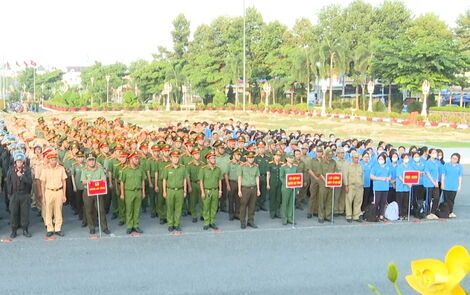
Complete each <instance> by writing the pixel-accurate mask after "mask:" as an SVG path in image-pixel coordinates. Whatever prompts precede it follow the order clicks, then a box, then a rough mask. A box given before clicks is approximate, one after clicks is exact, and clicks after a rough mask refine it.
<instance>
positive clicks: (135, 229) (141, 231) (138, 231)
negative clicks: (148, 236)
mask: <svg viewBox="0 0 470 295" xmlns="http://www.w3.org/2000/svg"><path fill="white" fill-rule="evenodd" d="M134 231H135V232H136V233H138V234H143V233H144V231H143V230H141V229H140V227H136V228H134Z"/></svg>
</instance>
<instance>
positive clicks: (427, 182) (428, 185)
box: [423, 149, 441, 219]
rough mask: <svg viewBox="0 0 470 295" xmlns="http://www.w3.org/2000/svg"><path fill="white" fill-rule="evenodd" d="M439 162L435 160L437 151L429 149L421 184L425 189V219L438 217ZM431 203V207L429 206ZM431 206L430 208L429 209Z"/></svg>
mask: <svg viewBox="0 0 470 295" xmlns="http://www.w3.org/2000/svg"><path fill="white" fill-rule="evenodd" d="M440 165H441V164H440V162H439V161H438V160H437V151H436V150H435V149H430V150H429V159H428V160H427V161H426V164H425V165H424V177H423V185H424V188H425V189H426V209H427V213H429V214H428V216H426V218H427V219H439V217H437V215H436V213H437V209H438V208H439V197H440V195H439V166H440ZM431 204H432V207H431ZM429 208H431V210H429Z"/></svg>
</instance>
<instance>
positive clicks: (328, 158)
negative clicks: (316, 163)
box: [318, 150, 338, 223]
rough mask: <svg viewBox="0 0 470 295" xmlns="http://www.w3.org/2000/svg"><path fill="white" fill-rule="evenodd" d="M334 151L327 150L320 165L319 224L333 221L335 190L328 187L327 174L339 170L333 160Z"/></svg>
mask: <svg viewBox="0 0 470 295" xmlns="http://www.w3.org/2000/svg"><path fill="white" fill-rule="evenodd" d="M332 158H333V151H332V150H327V151H326V153H325V159H323V160H322V161H321V163H320V178H321V180H320V182H319V185H320V191H319V193H318V196H319V198H318V222H319V223H323V222H324V221H325V220H326V221H331V217H332V216H331V213H332V212H331V210H332V206H333V204H332V203H331V202H332V198H333V189H332V188H330V187H326V186H325V183H326V174H327V173H336V172H338V168H337V167H336V162H335V161H334V160H333V159H332Z"/></svg>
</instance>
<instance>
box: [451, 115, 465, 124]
mask: <svg viewBox="0 0 470 295" xmlns="http://www.w3.org/2000/svg"><path fill="white" fill-rule="evenodd" d="M449 122H450V123H454V124H460V123H462V118H461V117H460V116H452V117H450V118H449Z"/></svg>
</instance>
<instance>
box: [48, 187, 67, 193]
mask: <svg viewBox="0 0 470 295" xmlns="http://www.w3.org/2000/svg"><path fill="white" fill-rule="evenodd" d="M62 188H63V187H62V186H61V187H59V188H46V190H48V191H53V192H58V191H60V190H62Z"/></svg>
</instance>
